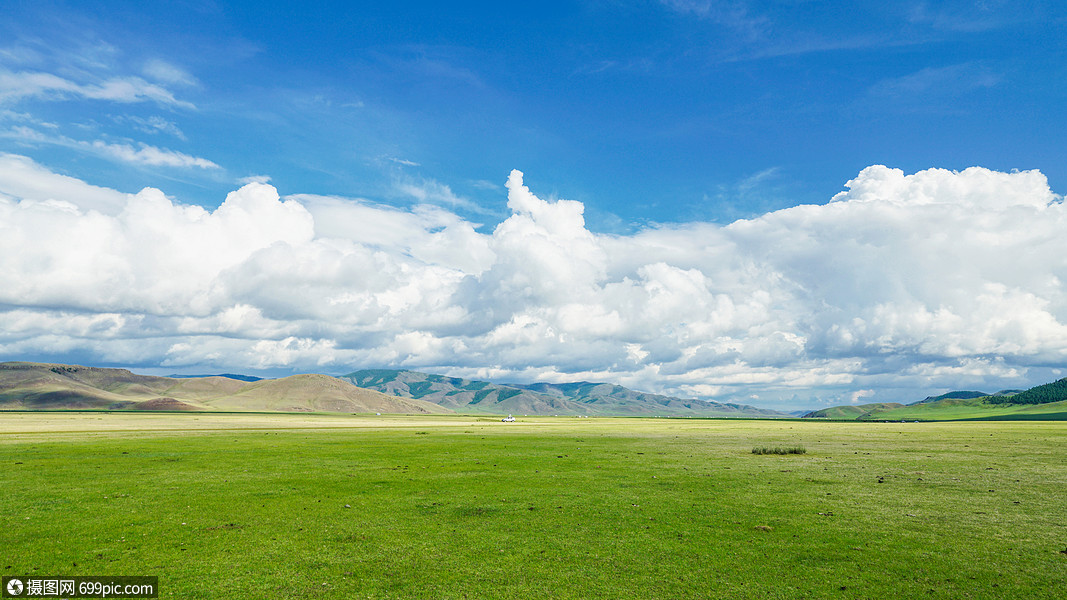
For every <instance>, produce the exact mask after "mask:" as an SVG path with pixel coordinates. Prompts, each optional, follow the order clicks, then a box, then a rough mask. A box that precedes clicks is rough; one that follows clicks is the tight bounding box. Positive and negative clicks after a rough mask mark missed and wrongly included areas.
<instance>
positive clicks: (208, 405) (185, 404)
mask: <svg viewBox="0 0 1067 600" xmlns="http://www.w3.org/2000/svg"><path fill="white" fill-rule="evenodd" d="M0 409H5V410H77V409H97V410H206V411H212V410H224V411H276V412H348V413H353V412H357V413H368V412H381V413H424V414H425V413H446V412H449V411H448V409H446V408H443V407H441V406H438V405H436V404H433V403H431V402H423V401H420V400H417V399H412V398H398V397H396V396H392V395H387V394H382V393H378V392H375V391H373V390H368V389H363V388H359V387H356V386H354V385H352V384H351V383H349V382H347V381H344V380H341V379H337V378H334V377H329V376H327V375H293V376H291V377H285V378H282V379H262V380H256V381H251V382H249V381H242V380H239V379H234V378H232V377H220V376H211V377H196V378H173V377H153V376H148V375H136V374H134V373H131V372H130V371H128V370H126V369H106V368H97V367H83V366H77V365H58V364H46V363H29V362H6V363H0Z"/></svg>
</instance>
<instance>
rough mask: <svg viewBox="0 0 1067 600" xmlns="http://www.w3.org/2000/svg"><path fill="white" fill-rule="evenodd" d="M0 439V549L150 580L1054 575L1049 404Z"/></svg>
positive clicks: (1061, 430) (182, 593)
mask: <svg viewBox="0 0 1067 600" xmlns="http://www.w3.org/2000/svg"><path fill="white" fill-rule="evenodd" d="M779 446H781V447H802V448H804V450H805V453H804V454H788V455H776V454H765V455H758V454H753V452H752V449H753V448H754V447H779ZM0 465H2V468H0V485H2V487H0V548H3V549H4V550H3V553H2V557H3V558H2V562H0V572H2V573H3V574H4V575H15V574H41V575H48V574H66V575H102V574H103V575H158V576H159V578H160V579H159V581H160V588H161V594H160V597H161V598H434V599H438V598H442V599H448V598H477V599H492V598H537V599H539V600H540V599H544V598H583V599H585V598H605V599H607V598H612V599H615V598H702V599H703V598H783V599H785V598H789V599H792V598H990V599H994V598H995V599H1001V598H1049V599H1051V598H1062V597H1063V590H1064V589H1067V554H1065V553H1064V552H1065V551H1067V502H1065V501H1064V490H1065V489H1067V425H1065V424H1064V423H1057V422H981V421H979V422H949V423H865V422H826V421H817V420H805V421H738V420H700V419H599V418H593V419H576V418H558V419H552V418H536V419H520V421H519V422H517V423H501V422H499V420H498V419H489V418H476V417H469V416H467V417H464V416H451V415H446V416H419V417H377V418H376V417H373V416H370V417H364V416H342V415H308V414H300V415H263V414H249V415H225V414H205V413H185V414H131V413H84V414H79V413H63V414H48V413H36V414H26V413H9V414H0Z"/></svg>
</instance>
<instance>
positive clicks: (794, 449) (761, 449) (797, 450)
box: [752, 446, 807, 454]
mask: <svg viewBox="0 0 1067 600" xmlns="http://www.w3.org/2000/svg"><path fill="white" fill-rule="evenodd" d="M805 452H807V450H805V449H804V448H803V447H802V446H789V447H787V448H783V447H781V446H775V447H773V448H769V447H767V446H756V447H755V448H753V449H752V454H804V453H805Z"/></svg>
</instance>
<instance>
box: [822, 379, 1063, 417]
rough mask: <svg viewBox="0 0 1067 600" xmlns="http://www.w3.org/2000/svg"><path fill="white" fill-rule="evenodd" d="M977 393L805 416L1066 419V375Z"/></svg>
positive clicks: (824, 411) (843, 408)
mask: <svg viewBox="0 0 1067 600" xmlns="http://www.w3.org/2000/svg"><path fill="white" fill-rule="evenodd" d="M976 394H980V392H966V391H964V392H948V393H947V394H942V395H940V396H933V397H929V398H926V399H924V400H921V401H919V402H915V403H913V404H907V405H904V404H898V403H884V404H865V405H862V406H835V407H831V408H824V409H822V410H818V411H814V412H811V413H808V414H806V415H804V417H805V418H823V419H848V420H858V421H951V420H968V419H983V420H1013V421H1014V420H1042V421H1047V420H1067V378H1065V379H1060V380H1059V381H1055V382H1052V383H1047V384H1044V385H1039V386H1036V387H1033V388H1030V389H1029V390H1003V391H1000V392H997V393H996V394H992V395H981V396H976Z"/></svg>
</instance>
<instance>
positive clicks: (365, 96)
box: [0, 0, 1067, 409]
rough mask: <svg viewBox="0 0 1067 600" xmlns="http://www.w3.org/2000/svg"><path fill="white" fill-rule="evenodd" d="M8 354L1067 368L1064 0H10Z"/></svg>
mask: <svg viewBox="0 0 1067 600" xmlns="http://www.w3.org/2000/svg"><path fill="white" fill-rule="evenodd" d="M3 13H4V14H3V15H2V16H0V281H2V282H3V283H2V284H0V360H41V361H50V362H71V363H80V364H92V365H96V366H123V367H129V368H133V369H134V370H136V371H138V372H146V373H156V374H168V373H205V372H223V371H230V372H244V373H250V374H259V375H284V374H290V373H298V372H326V373H345V372H349V371H352V370H355V369H359V368H382V367H390V368H410V369H415V370H422V371H430V372H438V373H447V374H451V375H457V376H464V377H469V378H480V379H490V380H493V381H498V382H507V381H512V382H520V383H526V382H531V381H537V380H540V381H554V382H563V381H578V380H588V381H610V382H614V383H619V384H621V385H626V386H628V387H631V388H634V389H639V390H642V391H650V392H657V393H667V394H671V395H677V396H682V397H698V398H704V399H709V400H718V401H730V402H741V403H746V404H754V405H757V406H762V407H768V408H778V409H797V408H821V407H824V406H829V405H836V404H848V403H865V402H874V401H905V402H909V401H914V400H919V399H922V398H923V397H925V396H928V395H936V394H939V393H942V392H944V391H948V390H951V389H977V390H982V391H988V392H993V391H997V390H998V389H1003V388H1015V387H1029V386H1031V385H1036V384H1040V383H1045V382H1048V381H1051V380H1053V379H1057V378H1060V377H1063V376H1064V372H1063V371H1064V368H1065V367H1067V364H1065V359H1067V289H1065V288H1064V283H1063V282H1064V280H1065V279H1067V238H1065V237H1064V236H1063V234H1062V232H1063V231H1067V209H1065V208H1064V203H1063V197H1062V195H1061V194H1062V193H1063V191H1064V190H1065V189H1067V160H1064V154H1065V153H1064V150H1063V140H1064V139H1067V119H1065V118H1064V113H1063V107H1064V106H1065V105H1067V35H1065V34H1067V7H1065V6H1063V5H1062V4H1061V3H1058V2H1052V1H1047V2H1041V1H1038V2H1031V3H1027V4H1026V7H1025V9H1024V8H1022V7H1020V5H1018V4H1017V3H1008V2H998V1H979V2H937V3H933V2H901V3H890V4H889V5H885V4H884V3H880V2H858V3H854V4H851V5H850V7H849V9H848V10H841V9H840V8H838V5H837V4H836V3H826V2H814V1H805V0H794V1H784V2H745V1H738V2H713V1H710V0H709V1H704V2H700V1H688V0H663V1H660V2H655V1H648V2H574V3H566V4H561V3H549V4H545V3H538V4H530V5H528V6H510V5H498V4H488V3H473V4H466V5H464V6H462V7H455V6H447V5H441V4H440V3H418V2H400V3H385V4H384V5H377V4H370V3H367V4H363V3H351V2H321V3H316V4H315V5H314V6H303V5H293V4H291V3H282V2H256V3H251V2H248V3H242V2H212V1H206V0H205V1H201V0H195V1H188V2H181V1H178V2H169V3H160V4H156V3H142V2H76V3H75V2H70V3H67V2H51V1H47V0H45V1H35V2H23V1H19V0H15V1H8V2H5V8H4V11H3Z"/></svg>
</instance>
